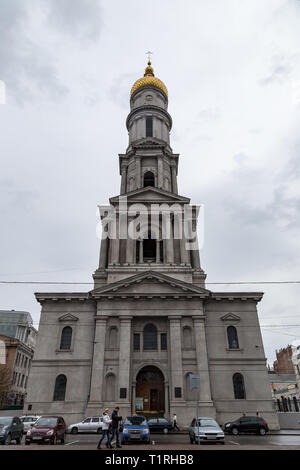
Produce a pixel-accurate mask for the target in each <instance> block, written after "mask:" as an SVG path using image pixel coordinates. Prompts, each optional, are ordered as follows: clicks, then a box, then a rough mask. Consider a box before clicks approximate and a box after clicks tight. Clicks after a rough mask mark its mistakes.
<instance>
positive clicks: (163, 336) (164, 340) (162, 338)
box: [160, 333, 167, 351]
mask: <svg viewBox="0 0 300 470" xmlns="http://www.w3.org/2000/svg"><path fill="white" fill-rule="evenodd" d="M160 349H161V350H162V351H166V350H167V333H161V335H160Z"/></svg>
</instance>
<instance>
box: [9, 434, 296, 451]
mask: <svg viewBox="0 0 300 470" xmlns="http://www.w3.org/2000/svg"><path fill="white" fill-rule="evenodd" d="M99 437H100V436H98V435H93V434H76V435H73V434H68V435H67V439H66V444H65V445H61V444H57V445H54V446H51V445H39V444H31V445H30V446H25V443H24V439H23V441H22V443H21V445H16V444H14V443H13V444H11V445H10V446H1V450H2V449H3V450H4V449H10V450H12V447H13V450H29V449H30V450H43V449H48V450H54V449H55V450H72V449H74V450H75V449H76V450H78V449H82V450H87V449H88V450H93V449H96V447H97V443H98V440H99ZM102 448H104V449H106V447H105V446H102ZM212 448H213V449H215V450H219V449H223V450H224V449H230V450H243V449H262V450H264V449H270V450H275V449H282V450H291V449H295V450H300V435H298V436H283V435H275V434H269V435H267V436H257V435H240V436H231V435H228V436H226V437H225V445H221V444H214V443H209V444H206V445H204V444H201V445H195V444H190V442H189V437H188V435H187V434H168V435H162V434H153V435H151V444H148V445H145V444H140V443H133V444H132V443H130V444H127V445H124V446H123V447H122V449H120V450H122V451H130V450H135V449H137V450H148V451H153V450H167V449H169V450H197V449H199V450H205V449H210V450H211V449H212Z"/></svg>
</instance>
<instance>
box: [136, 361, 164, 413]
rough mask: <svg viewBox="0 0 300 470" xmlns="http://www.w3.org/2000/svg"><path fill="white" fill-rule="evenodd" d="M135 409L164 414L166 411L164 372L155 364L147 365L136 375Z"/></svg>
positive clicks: (138, 411)
mask: <svg viewBox="0 0 300 470" xmlns="http://www.w3.org/2000/svg"><path fill="white" fill-rule="evenodd" d="M135 395H136V398H135V407H134V408H135V411H136V412H137V413H141V414H145V415H147V414H149V415H153V416H155V415H156V416H157V415H160V416H163V415H164V413H165V384H164V376H163V374H162V372H161V371H160V370H159V369H158V367H155V366H146V367H143V369H142V370H140V372H139V373H138V374H137V377H136V394H135Z"/></svg>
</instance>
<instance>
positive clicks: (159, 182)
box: [157, 157, 164, 188]
mask: <svg viewBox="0 0 300 470" xmlns="http://www.w3.org/2000/svg"><path fill="white" fill-rule="evenodd" d="M163 185H164V170H163V159H162V157H158V160H157V186H158V187H159V188H162V187H163Z"/></svg>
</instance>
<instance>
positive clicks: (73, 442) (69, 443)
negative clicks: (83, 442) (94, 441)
mask: <svg viewBox="0 0 300 470" xmlns="http://www.w3.org/2000/svg"><path fill="white" fill-rule="evenodd" d="M75 442H79V441H72V442H68V444H66V446H70V445H71V444H75Z"/></svg>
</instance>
